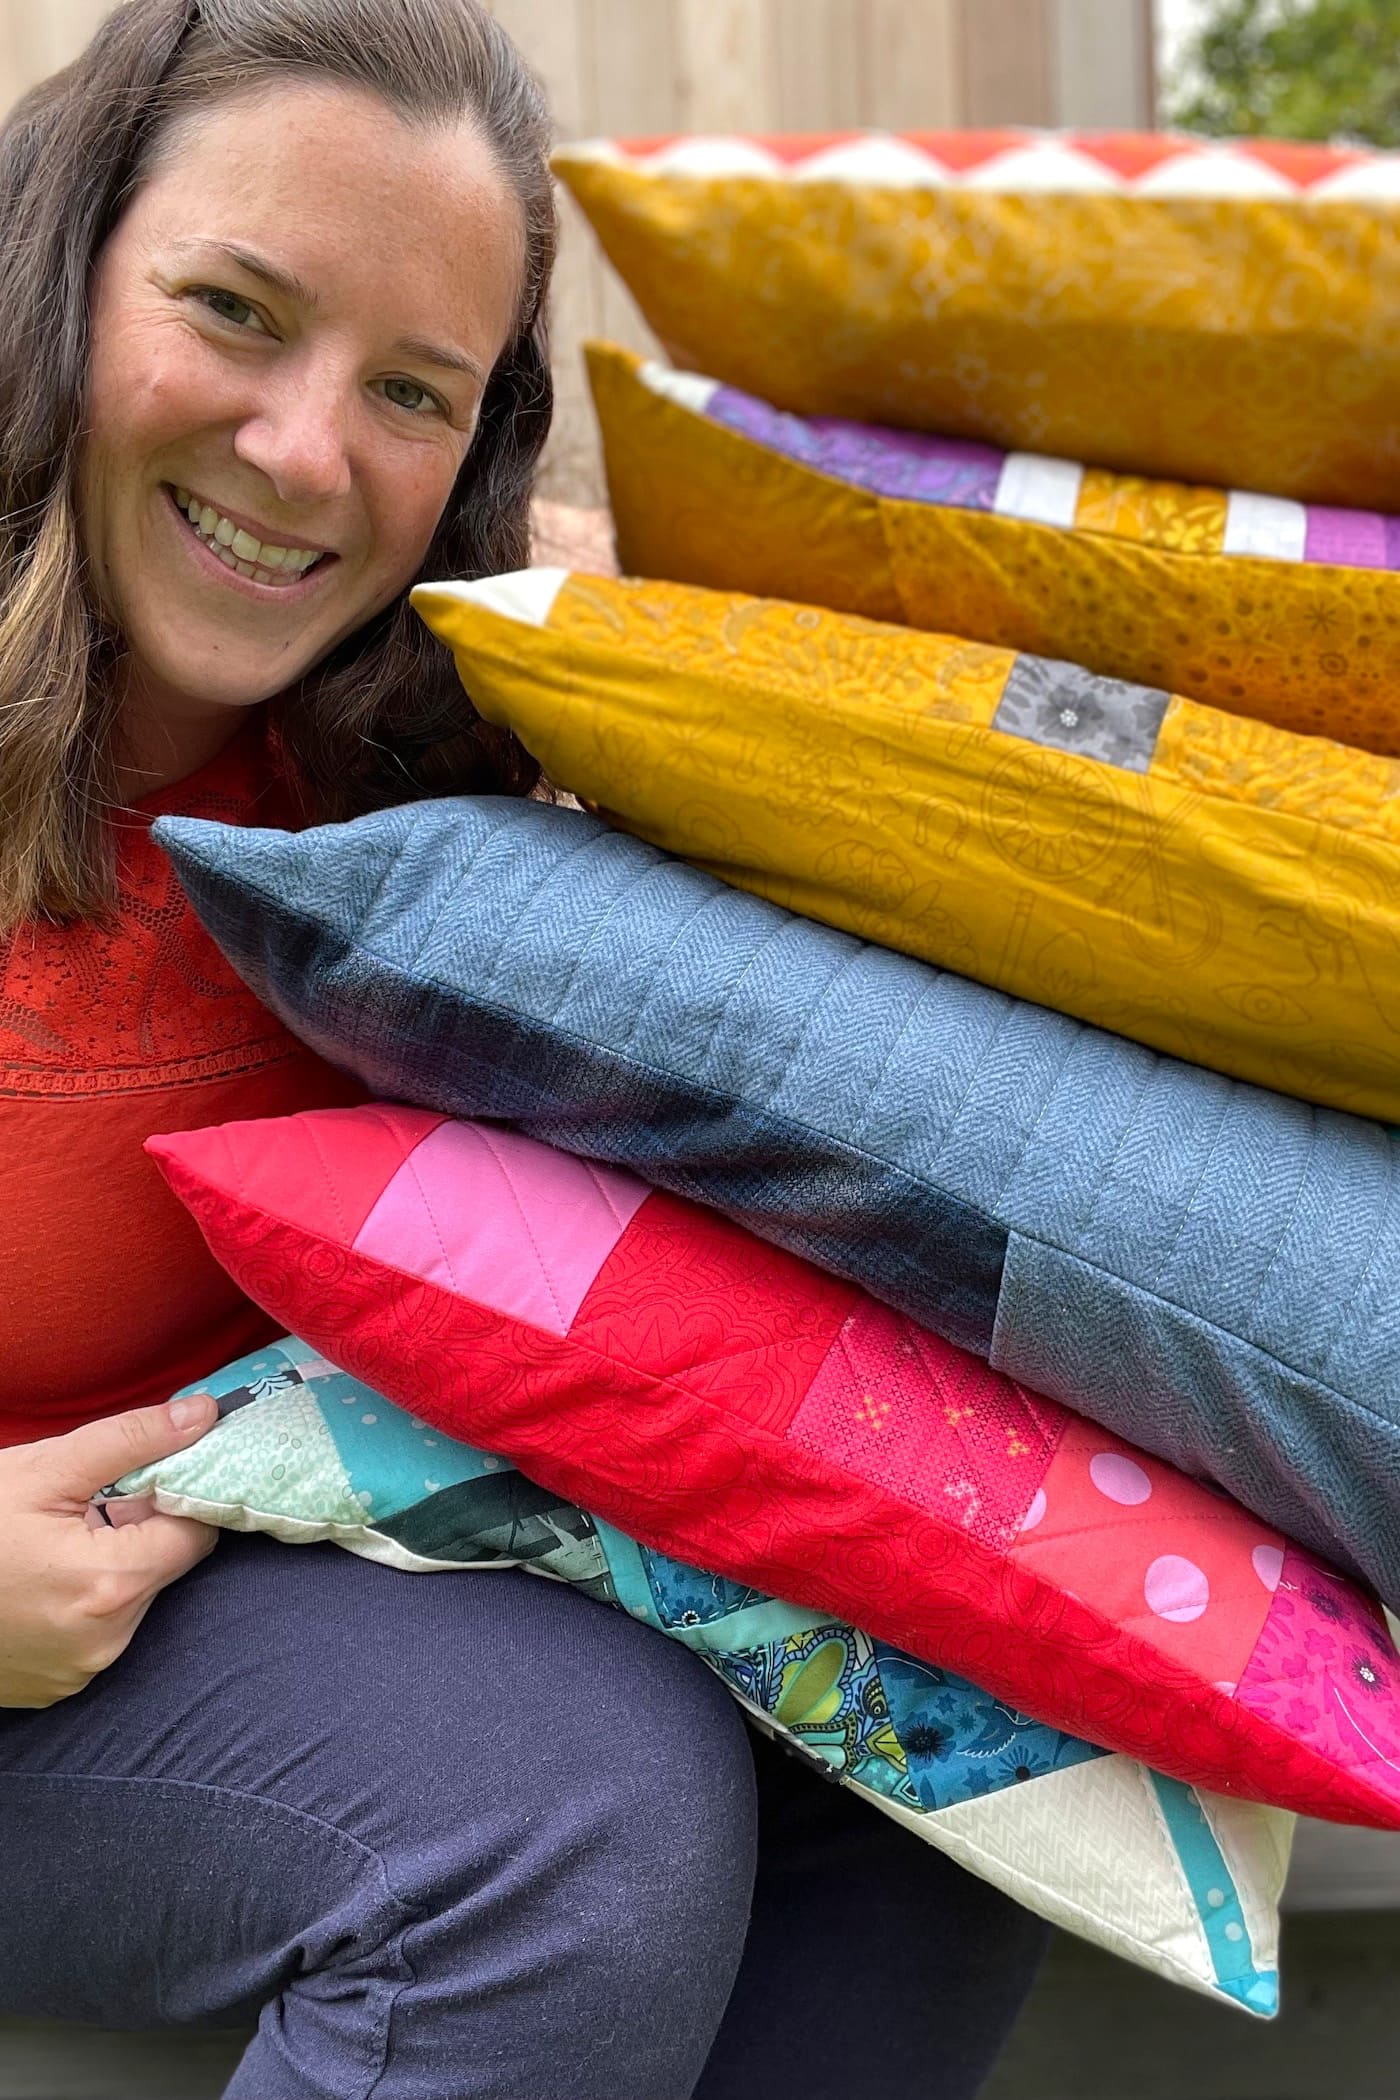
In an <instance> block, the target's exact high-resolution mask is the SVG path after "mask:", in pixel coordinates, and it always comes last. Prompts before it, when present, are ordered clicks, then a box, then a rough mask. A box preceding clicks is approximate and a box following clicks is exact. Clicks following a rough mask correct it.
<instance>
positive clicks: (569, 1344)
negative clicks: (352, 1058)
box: [148, 1106, 1400, 1829]
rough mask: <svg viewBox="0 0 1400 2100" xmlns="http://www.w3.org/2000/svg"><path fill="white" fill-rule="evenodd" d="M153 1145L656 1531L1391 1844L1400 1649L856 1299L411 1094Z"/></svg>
mask: <svg viewBox="0 0 1400 2100" xmlns="http://www.w3.org/2000/svg"><path fill="white" fill-rule="evenodd" d="M148 1149H149V1150H150V1151H151V1152H152V1153H153V1154H154V1155H155V1157H156V1158H157V1160H158V1161H159V1162H160V1165H161V1167H162V1169H163V1171H164V1173H165V1175H166V1177H167V1179H168V1180H169V1181H170V1184H171V1186H172V1187H173V1188H174V1190H175V1192H176V1193H177V1195H179V1196H180V1197H181V1198H182V1200H183V1201H184V1202H185V1203H186V1204H187V1205H188V1206H189V1208H190V1209H191V1211H192V1212H193V1213H194V1215H195V1217H196V1218H197V1219H198V1221H199V1223H200V1225H201V1227H202V1228H203V1230H204V1233H205V1235H206V1237H207V1238H208V1240H209V1243H210V1245H211V1247H212V1248H213V1250H214V1252H215V1254H216V1255H217V1256H218V1257H219V1259H220V1260H221V1261H222V1262H223V1263H224V1265H225V1266H226V1267H227V1268H228V1270H229V1271H230V1273H231V1274H232V1275H233V1276H234V1278H235V1280H236V1281H237V1282H238V1283H239V1284H240V1285H241V1286H242V1287H243V1289H244V1290H246V1291H247V1292H248V1293H249V1295H250V1296H251V1297H253V1298H255V1299H256V1300H257V1301H258V1302H259V1303H260V1304H262V1305H263V1306H264V1307H265V1308H266V1309H267V1310H268V1311H269V1312H270V1313H271V1314H273V1316H274V1317H275V1318H277V1319H278V1320H280V1321H282V1322H284V1323H285V1324H286V1325H287V1326H288V1327H289V1328H290V1329H291V1330H292V1331H293V1332H295V1333H297V1334H299V1335H301V1336H302V1337H303V1338H304V1339H305V1340H306V1341H307V1342H309V1343H310V1344H312V1345H313V1346H314V1347H315V1348H317V1349H320V1350H322V1351H323V1352H324V1353H325V1354H326V1355H327V1356H328V1357H329V1358H331V1359H332V1360H333V1361H335V1362H337V1363H339V1364H340V1365H342V1366H343V1368H344V1369H346V1370H347V1371H349V1372H350V1373H351V1374H352V1375H353V1376H354V1377H356V1378H360V1379H363V1380H364V1381H365V1382H366V1383H367V1384H369V1385H371V1386H374V1387H375V1388H377V1389H378V1390H379V1391H381V1392H383V1393H385V1394H386V1395H387V1396H388V1397H389V1398H390V1399H392V1400H395V1401H397V1402H398V1403H399V1404H400V1405H402V1406H405V1407H409V1408H411V1409H412V1411H413V1412H414V1413H415V1414H416V1415H418V1416H420V1417H423V1418H426V1419H428V1420H431V1421H433V1422H435V1423H436V1424H437V1425H438V1426H439V1427H441V1428H442V1429H443V1430H445V1431H446V1432H448V1433H449V1434H450V1435H452V1436H455V1437H459V1438H465V1439H469V1440H470V1441H472V1442H474V1443H476V1444H479V1445H482V1446H484V1447H486V1448H487V1449H490V1450H495V1451H498V1452H501V1453H503V1454H504V1455H505V1456H507V1457H509V1458H510V1459H512V1460H513V1461H514V1462H515V1463H516V1464H517V1465H518V1466H519V1467H520V1468H521V1469H522V1470H524V1471H525V1472H527V1473H529V1474H530V1475H531V1476H532V1477H533V1478H534V1479H536V1480H537V1481H538V1482H540V1484H541V1485H543V1486H544V1487H547V1488H550V1489H552V1490H554V1491H555V1492H557V1493H558V1494H560V1495H563V1496H566V1497H568V1498H570V1499H572V1500H575V1501H578V1502H581V1503H584V1504H585V1505H588V1506H591V1507H593V1508H595V1509H596V1510H597V1511H598V1512H599V1514H600V1515H602V1516H604V1517H605V1518H607V1519H608V1520H609V1521H611V1522H612V1523H614V1524H616V1525H618V1526H620V1527H622V1528H624V1529H626V1530H627V1531H629V1532H630V1533H632V1534H633V1535H634V1536H635V1537H637V1538H639V1539H640V1540H641V1541H642V1542H643V1543H645V1544H646V1545H649V1546H651V1547H653V1548H656V1549H658V1550H660V1551H662V1552H665V1553H669V1554H673V1555H676V1556H678V1557H682V1558H685V1559H688V1560H692V1561H695V1562H698V1563H699V1564H701V1565H703V1566H705V1567H708V1568H712V1569H714V1570H715V1571H717V1572H718V1573H720V1574H723V1575H727V1576H729V1577H731V1578H733V1579H735V1580H738V1581H742V1582H747V1583H751V1584H753V1585H755V1586H757V1587H760V1588H762V1589H765V1590H767V1591H769V1592H771V1593H772V1594H773V1595H775V1596H779V1597H783V1598H786V1599H790V1600H792V1601H793V1602H797V1603H804V1604H811V1605H817V1606H819V1607H821V1608H823V1609H825V1610H828V1611H832V1612H834V1613H837V1614H839V1615H841V1616H843V1617H845V1618H848V1619H850V1620H852V1621H853V1622H854V1623H856V1624H857V1625H861V1626H864V1627H865V1628H866V1629H867V1630H868V1631H869V1632H871V1633H873V1634H876V1635H879V1636H882V1637H883V1638H885V1639H886V1640H889V1641H892V1642H895V1643H897V1644H898V1645H900V1646H902V1647H905V1648H909V1649H912V1650H913V1651H914V1652H915V1653H916V1654H918V1655H920V1656H923V1657H925V1658H926V1659H927V1660H929V1661H930V1662H933V1663H937V1664H941V1665H945V1666H947V1667H949V1668H953V1669H956V1670H958V1671H960V1672H961V1673H962V1674H964V1675H965V1676H967V1677H970V1678H971V1679H973V1680H974V1682H976V1683H978V1684H980V1685H982V1686H984V1687H986V1689H988V1690H989V1691H991V1692H993V1693H994V1694H995V1695H996V1696H998V1697H999V1698H1002V1699H1005V1700H1006V1701H1007V1702H1008V1703H1010V1704H1011V1705H1013V1706H1015V1707H1016V1708H1018V1709H1019V1710H1021V1711H1023V1712H1025V1713H1028V1714H1031V1715H1033V1716H1034V1717H1035V1718H1036V1719H1038V1720H1042V1721H1045V1722H1048V1723H1050V1724H1052V1725H1053V1726H1056V1727H1059V1728H1063V1729H1066V1730H1068V1731H1070V1732H1071V1733H1074V1734H1078V1735H1083V1736H1087V1737H1088V1738H1090V1739H1091V1740H1092V1741H1095V1742H1099V1743H1102V1744H1104V1745H1105V1746H1106V1747H1107V1748H1109V1749H1112V1750H1117V1751H1122V1752H1125V1753H1127V1754H1129V1755H1131V1756H1133V1757H1138V1758H1141V1759H1143V1760H1144V1761H1145V1762H1147V1763H1149V1764H1151V1765H1154V1766H1156V1767H1158V1768H1159V1769H1160V1770H1162V1771H1164V1772H1166V1773H1168V1774H1170V1775H1172V1776H1173V1777H1175V1778H1178V1779H1181V1780H1184V1781H1186V1782H1187V1783H1188V1784H1192V1785H1196V1786H1203V1787H1207V1788H1211V1789H1213V1790H1215V1791H1217V1792H1223V1793H1235V1794H1243V1795H1246V1796H1249V1797H1251V1798H1253V1799H1255V1800H1259V1801H1264V1802H1270V1803H1273V1804H1275V1805H1277V1806H1278V1807H1282V1808H1291V1809H1297V1810H1301V1811H1303V1812H1305V1813H1309V1814H1313V1815H1321V1816H1326V1817H1330V1818H1332V1819H1333V1820H1335V1821H1338V1822H1351V1823H1369V1824H1375V1825H1379V1826H1381V1827H1384V1828H1390V1829H1395V1828H1400V1658H1398V1657H1397V1655H1396V1652H1395V1649H1394V1646H1393V1644H1392V1642H1391V1640H1390V1638H1389V1635H1388V1633H1387V1631H1386V1627H1385V1622H1384V1618H1383V1616H1382V1614H1381V1612H1380V1610H1379V1607H1378V1606H1377V1605H1376V1603H1375V1602H1374V1601H1373V1600H1372V1599H1371V1598H1370V1597H1368V1596H1366V1595H1364V1594H1363V1593H1362V1592H1361V1591H1360V1590H1359V1589H1358V1588H1357V1587H1356V1586H1355V1585H1354V1584H1353V1583H1351V1582H1350V1581H1348V1580H1346V1579H1345V1578H1343V1577H1342V1576H1340V1575H1338V1574H1336V1573H1335V1572H1333V1571H1332V1570H1330V1569H1328V1568H1327V1567H1325V1566H1324V1565H1323V1564H1322V1563H1321V1562H1319V1561H1317V1560H1315V1559H1314V1558H1313V1557H1312V1556H1311V1555H1309V1554H1307V1553H1305V1552H1303V1551H1301V1550H1300V1549H1298V1548H1295V1547H1293V1546H1291V1545H1289V1544H1288V1542H1287V1541H1286V1540H1285V1539H1283V1538H1282V1537H1281V1536H1280V1535H1279V1534H1278V1533H1277V1532H1274V1531H1271V1530H1270V1529H1269V1528H1268V1526H1267V1525H1265V1524H1263V1523H1261V1522H1260V1521H1259V1520H1258V1519H1256V1518H1254V1517H1252V1516H1250V1515H1248V1514H1247V1513H1246V1512H1245V1511H1244V1510H1243V1509H1242V1508H1240V1507H1239V1506H1238V1505H1237V1504H1235V1503H1233V1502H1231V1501H1229V1500H1228V1499H1227V1498H1225V1497H1223V1496H1221V1495H1219V1494H1217V1493H1216V1492H1214V1491H1213V1490H1211V1489H1208V1488H1205V1487H1202V1486H1199V1485H1197V1484H1196V1483H1195V1482H1193V1481H1190V1480H1188V1479H1186V1478H1185V1476H1183V1475H1182V1474H1180V1473H1177V1472H1175V1471H1173V1469H1172V1468H1171V1467H1169V1466H1167V1465H1165V1464H1164V1463H1162V1462H1161V1461H1159V1460H1157V1459H1154V1458H1149V1457H1148V1456H1146V1455H1145V1454H1144V1453H1141V1452H1138V1451H1135V1450H1133V1449H1132V1448H1131V1447H1129V1446H1128V1445H1126V1444H1123V1443H1121V1442H1119V1441H1118V1440H1117V1439H1116V1438H1114V1437H1112V1436H1110V1435H1108V1434H1107V1433H1106V1432H1105V1431H1103V1430H1101V1429H1097V1428H1094V1427H1093V1426H1091V1425H1090V1424H1088V1423H1087V1422H1084V1421H1081V1420H1080V1419H1079V1418H1078V1417H1076V1416H1074V1415H1072V1414H1070V1413H1069V1412H1068V1411H1067V1410H1066V1409H1064V1408H1063V1407H1060V1406H1058V1405H1056V1404H1054V1403H1052V1402H1051V1401H1048V1400H1045V1399H1042V1398H1040V1397H1039V1396H1037V1395H1036V1394H1034V1393H1032V1392H1029V1391H1027V1390H1026V1389H1025V1388H1024V1387H1023V1386H1020V1385H1018V1384H1017V1383H1016V1382H1015V1381H1014V1380H1012V1379H1010V1378H1008V1377H1006V1376H1005V1375H1003V1374H1002V1373H1000V1372H997V1371H993V1370H992V1369H990V1368H989V1366H988V1365H986V1364H985V1363H983V1362H982V1361H980V1359H978V1358H975V1357H973V1356H970V1355H968V1354H967V1353H966V1352H965V1351H963V1350H960V1349H958V1348H955V1347H954V1346H953V1345H952V1344H950V1343H948V1342H944V1341H941V1340H939V1339H937V1338H936V1337H934V1336H933V1335H931V1334H929V1333H928V1332H927V1331H926V1330H924V1329H922V1328H919V1327H917V1326H915V1325H914V1324H913V1322H911V1321H910V1320H908V1319H905V1318H903V1317H902V1316H901V1315H899V1314H896V1313H893V1312H891V1311H889V1310H887V1309H886V1308H885V1307H883V1306H881V1305H878V1304H877V1303H876V1302H875V1301H874V1300H872V1299H870V1298H868V1297H866V1296H865V1295H864V1294H863V1293H861V1292H860V1291H858V1290H856V1289H854V1288H853V1287H852V1286H850V1285H848V1284H844V1283H840V1282H837V1281H835V1280H833V1279H832V1278H830V1277H827V1276H825V1275H823V1274H822V1273H821V1272H820V1271H818V1270H817V1269H815V1268H813V1267H812V1266H811V1265H810V1264H808V1263H806V1262H803V1261H801V1260H799V1259H797V1258H796V1257H795V1256H792V1255H789V1254H785V1253H783V1252H782V1251H781V1250H779V1249H777V1248H774V1247H770V1246H767V1245H765V1244H764V1243H763V1242H761V1241H759V1240H756V1239H754V1238H753V1237H752V1236H751V1235H750V1234H748V1233H747V1232H745V1231H744V1230H743V1229H742V1228H740V1227H739V1226H736V1225H733V1224H730V1223H728V1222H727V1221H726V1220H723V1219H721V1218H719V1217H716V1216H713V1215H711V1214H710V1213H709V1212H707V1211H704V1210H701V1209H700V1208H698V1207H697V1206H695V1205H693V1204H689V1203H685V1202H682V1201H680V1200H679V1199H677V1198H675V1197H672V1196H668V1195H665V1194H662V1193H660V1192H657V1191H654V1190H652V1189H650V1188H648V1187H647V1185H646V1184H645V1183H643V1182H641V1181H638V1180H636V1179H635V1178H633V1177H632V1176H631V1175H629V1174H625V1173H621V1172H619V1171H617V1170H616V1169H612V1168H604V1167H597V1166H591V1165H589V1164H588V1163H586V1162H584V1161H581V1160H578V1159H575V1158H573V1157H570V1156H568V1155H565V1154H563V1153H559V1152H555V1151H553V1150H552V1149H551V1148H549V1147H547V1146H544V1145H541V1144H539V1143H537V1142H535V1141H534V1140H532V1139H528V1138H523V1137H520V1136H517V1135H514V1134H512V1133H509V1132H506V1131H502V1130H499V1129H496V1128H493V1127H489V1126H485V1125H481V1124H473V1123H466V1122H458V1121H454V1120H453V1119H451V1118H448V1117H444V1116H440V1115H434V1114H431V1113H428V1112H426V1111H422V1110H417V1109H408V1108H398V1107H387V1106H381V1107H371V1108H359V1109H346V1110H340V1109H329V1110H324V1111H319V1112H314V1113H311V1114H306V1115H300V1116H290V1117H286V1118H278V1119H272V1120H268V1121H262V1122H254V1123H231V1124H227V1125H225V1126H223V1127H222V1128H219V1129H213V1130H204V1131H193V1132H183V1133H179V1134H177V1135H173V1136H169V1137H160V1138H153V1139H152V1140H151V1141H150V1145H149V1148H148Z"/></svg>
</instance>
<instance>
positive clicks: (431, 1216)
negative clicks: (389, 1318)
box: [354, 1153, 466, 1296]
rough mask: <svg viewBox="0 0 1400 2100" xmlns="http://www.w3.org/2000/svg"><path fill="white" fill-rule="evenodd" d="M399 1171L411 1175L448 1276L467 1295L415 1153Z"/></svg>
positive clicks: (453, 1285)
mask: <svg viewBox="0 0 1400 2100" xmlns="http://www.w3.org/2000/svg"><path fill="white" fill-rule="evenodd" d="M399 1171H400V1173H406V1174H408V1175H409V1176H411V1178H412V1181H413V1185H414V1187H415V1188H416V1189H417V1191H418V1200H419V1202H420V1203H421V1204H422V1206H423V1214H424V1216H425V1217H426V1218H427V1220H428V1223H429V1224H430V1225H431V1226H432V1228H433V1238H434V1239H435V1240H436V1241H437V1243H438V1252H439V1254H441V1256H442V1265H443V1267H444V1269H445V1270H446V1271H447V1274H448V1277H449V1278H450V1280H451V1284H452V1288H453V1290H454V1291H456V1292H458V1294H459V1295H461V1296H465V1295H466V1294H465V1293H464V1292H463V1291H462V1287H461V1285H460V1284H459V1283H458V1281H457V1271H456V1269H455V1267H454V1266H453V1262H452V1256H451V1255H450V1254H449V1253H448V1251H447V1242H446V1240H445V1239H444V1238H443V1236H442V1227H441V1226H440V1225H439V1223H438V1219H437V1212H436V1211H435V1210H434V1209H433V1206H432V1202H431V1200H430V1198H429V1196H428V1191H427V1190H426V1189H425V1188H424V1186H423V1177H422V1174H421V1173H420V1171H419V1168H418V1166H417V1163H416V1158H415V1155H414V1154H413V1153H410V1154H409V1156H408V1158H407V1159H406V1160H405V1161H404V1163H403V1166H402V1167H401V1168H400V1170H399ZM394 1178H395V1180H397V1179H398V1176H397V1175H395V1177H394ZM354 1251H355V1252H356V1253H358V1252H359V1251H360V1250H359V1249H358V1248H356V1249H355V1250H354ZM421 1280H422V1279H421V1278H420V1281H421Z"/></svg>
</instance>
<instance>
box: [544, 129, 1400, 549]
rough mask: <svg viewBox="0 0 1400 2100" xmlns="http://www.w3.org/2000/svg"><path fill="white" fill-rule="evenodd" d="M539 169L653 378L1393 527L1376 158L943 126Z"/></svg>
mask: <svg viewBox="0 0 1400 2100" xmlns="http://www.w3.org/2000/svg"><path fill="white" fill-rule="evenodd" d="M555 165H556V167H557V168H558V171H559V173H560V175H561V176H562V178H563V180H564V181H565V182H566V183H567V184H568V186H569V188H570V190H571V191H572V192H573V194H574V196H575V197H576V198H577V200H578V202H579V204H580V205H581V206H582V208H583V210H584V212H585V213H586V214H587V216H588V218H589V219H590V221H591V222H592V225H593V227H594V230H595V231H596V233H597V234H598V237H599V239H600V241H601V242H602V245H603V248H604V249H605V251H606V253H607V255H608V256H609V258H610V259H611V261H612V262H613V263H614V265H615V266H616V268H617V269H618V270H619V271H620V273H621V275H622V277H623V278H624V280H625V281H626V284H627V286H628V289H629V290H630V291H631V293H632V295H633V297H634V298H635V299H636V301H637V303H638V305H639V306H640V307H641V310H642V312H643V314H644V315H645V317H646V319H647V320H648V321H649V322H650V324H651V326H652V327H653V328H654V329H655V331H656V333H657V334H658V335H659V337H660V338H661V340H662V342H663V343H664V344H665V346H666V348H667V351H668V353H669V354H670V356H671V357H672V359H673V360H674V362H676V363H677V364H679V365H684V366H688V367H690V368H692V369H693V370H695V371H697V372H709V373H713V374H714V376H715V377H716V378H718V379H722V380H724V381H725V382H726V384H728V385H731V386H736V387H741V388H743V389H744V390H745V391H746V392H748V393H751V394H757V395H758V396H759V397H760V398H761V399H763V400H765V401H771V402H774V403H775V404H776V405H777V406H778V407H780V408H786V409H791V410H793V411H795V412H796V413H798V414H800V415H834V416H850V417H855V418H857V419H859V420H861V421H866V422H876V423H894V424H899V425H902V426H905V427H908V428H913V429H920V430H936V431H940V432H943V433H945V434H948V435H953V436H960V437H970V438H982V439H985V440H987V441H988V442H990V443H992V444H997V445H1004V446H1007V447H1008V448H1012V449H1025V450H1029V451H1035V452H1041V453H1058V454H1063V455H1064V456H1065V457H1067V458H1070V459H1077V460H1087V461H1089V462H1091V463H1092V464H1094V465H1096V466H1105V467H1111V468H1113V469H1115V470H1116V471H1119V472H1123V473H1133V474H1151V475H1155V476H1160V477H1164V478H1167V479H1171V480H1176V481H1186V482H1203V483H1210V484H1225V485H1228V486H1230V487H1234V488H1243V489H1259V490H1263V491H1266V492H1268V493H1269V494H1273V495H1281V496H1290V497H1294V498H1297V499H1298V500H1300V501H1303V502H1314V503H1337V504H1361V505H1368V506H1371V507H1374V508H1376V509H1380V510H1385V509H1388V508H1392V507H1400V216H1397V199H1400V161H1398V160H1397V157H1396V156H1394V155H1387V154H1363V153H1359V152H1347V151H1340V150H1334V149H1332V148H1329V147H1306V146H1287V145H1280V144H1276V143H1271V142H1269V141H1261V140H1249V141H1241V142H1239V143H1237V144H1235V145H1230V146H1222V145H1218V144H1207V143H1205V142H1202V141H1193V140H1187V139H1180V138H1172V137H1170V136H1161V135H1153V136H1141V137H1131V136H1130V137H1123V136H1116V137H1103V138H1091V137H1075V136H1064V137H1059V138H1055V137H1045V136H1035V135H1030V134H1025V133H1006V132H1002V133H970V134H960V133H956V132H954V133H920V134H917V135H908V136H904V137H892V136H888V135H873V134H871V135H856V136H846V137H844V138H839V139H808V140H804V139H736V138H729V139H703V138H698V139H697V138H691V139H671V140H660V141H657V140H632V141H627V140H621V141H618V140H608V141H592V142H589V143H586V144H579V145H570V146H566V147H565V148H563V149H562V151H561V152H560V153H559V154H558V155H557V156H556V162H555Z"/></svg>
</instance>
